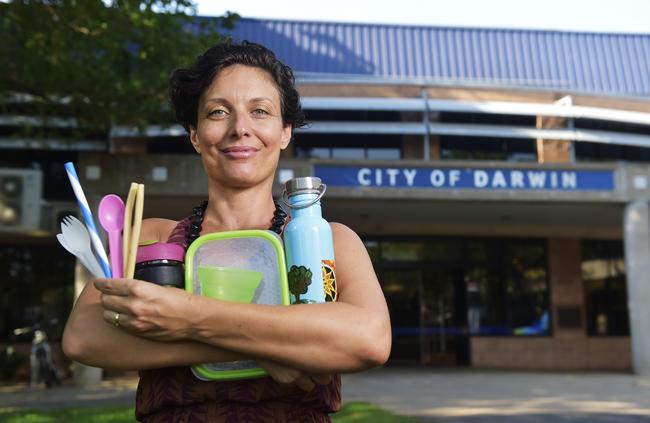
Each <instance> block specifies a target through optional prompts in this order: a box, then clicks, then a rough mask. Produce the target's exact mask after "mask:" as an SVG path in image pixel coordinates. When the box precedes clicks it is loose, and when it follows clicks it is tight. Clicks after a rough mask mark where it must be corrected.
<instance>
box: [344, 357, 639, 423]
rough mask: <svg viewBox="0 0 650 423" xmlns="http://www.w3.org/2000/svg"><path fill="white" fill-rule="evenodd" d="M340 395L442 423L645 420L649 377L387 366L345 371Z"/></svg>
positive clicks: (348, 399) (595, 422) (601, 422)
mask: <svg viewBox="0 0 650 423" xmlns="http://www.w3.org/2000/svg"><path fill="white" fill-rule="evenodd" d="M343 397H344V398H345V400H346V401H368V402H372V403H375V404H378V405H380V406H382V407H384V408H387V409H389V410H392V411H395V412H396V413H399V414H407V415H414V416H420V417H425V418H426V420H428V421H433V422H444V423H461V422H462V423H465V422H467V423H478V422H481V423H483V422H485V423H487V422H505V423H515V422H516V423H520V422H522V423H523V422H525V423H532V422H536V423H537V422H539V423H542V422H545V423H546V422H572V423H575V422H585V423H587V422H594V423H605V422H607V423H609V422H612V423H614V422H625V423H631V422H635V423H636V422H639V423H641V422H650V379H644V378H639V377H636V376H633V375H629V374H615V373H525V372H496V371H495V372H488V371H478V370H457V369H454V370H440V369H430V368H407V369H404V368H385V369H379V370H373V371H370V372H366V373H363V374H355V375H347V376H345V379H344V385H343Z"/></svg>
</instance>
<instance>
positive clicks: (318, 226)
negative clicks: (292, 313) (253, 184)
mask: <svg viewBox="0 0 650 423" xmlns="http://www.w3.org/2000/svg"><path fill="white" fill-rule="evenodd" d="M325 188H326V186H325V184H323V183H321V180H320V179H319V178H316V177H303V178H294V179H291V180H289V181H287V182H286V183H285V185H284V193H283V197H284V202H285V204H286V205H287V206H288V207H289V211H290V214H291V221H290V222H289V223H288V224H287V226H286V227H285V229H284V251H285V255H286V259H287V271H288V272H289V274H288V280H289V292H290V293H291V303H292V304H309V303H322V302H325V301H336V269H335V266H334V243H333V242H332V229H331V228H330V225H329V223H327V221H326V220H325V219H323V216H322V213H321V206H320V199H321V197H322V196H323V194H324V193H325Z"/></svg>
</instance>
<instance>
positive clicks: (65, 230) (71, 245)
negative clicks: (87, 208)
mask: <svg viewBox="0 0 650 423" xmlns="http://www.w3.org/2000/svg"><path fill="white" fill-rule="evenodd" d="M60 235H61V236H60V237H59V236H58V235H57V239H58V240H59V242H60V243H61V245H62V246H63V248H65V249H66V250H68V251H69V252H70V253H71V254H73V255H74V256H76V257H78V258H79V261H81V264H83V265H84V267H85V268H86V269H88V270H89V271H90V273H91V274H92V275H93V276H95V277H96V278H102V277H104V272H103V270H102V267H101V266H100V265H99V261H97V258H96V257H95V255H94V254H93V251H92V248H91V246H90V235H89V234H88V231H87V230H86V227H85V226H84V224H83V223H81V222H80V221H79V219H77V218H76V217H74V216H66V217H64V218H63V221H62V222H61V234H60Z"/></svg>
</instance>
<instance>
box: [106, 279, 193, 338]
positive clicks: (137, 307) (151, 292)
mask: <svg viewBox="0 0 650 423" xmlns="http://www.w3.org/2000/svg"><path fill="white" fill-rule="evenodd" d="M94 284H95V288H97V289H98V290H99V291H100V292H101V304H102V306H103V307H104V315H103V317H104V320H105V321H106V322H108V323H110V324H112V325H115V326H118V327H120V328H124V329H126V330H128V331H130V332H132V333H134V334H136V335H139V336H143V337H146V338H149V339H155V340H159V341H179V340H183V339H187V338H189V337H190V335H191V333H190V332H191V330H192V328H191V325H190V323H189V319H188V316H189V313H191V310H192V303H193V298H192V297H194V296H193V295H191V294H190V293H188V292H185V291H183V290H180V289H172V288H165V287H161V286H159V285H156V284H153V283H150V282H145V281H140V280H136V279H97V280H95V283H94Z"/></svg>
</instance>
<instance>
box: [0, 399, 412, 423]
mask: <svg viewBox="0 0 650 423" xmlns="http://www.w3.org/2000/svg"><path fill="white" fill-rule="evenodd" d="M332 420H333V421H334V423H417V422H419V421H420V420H418V419H415V418H412V417H403V416H396V415H395V414H393V413H391V412H389V411H386V410H383V409H381V408H379V407H377V406H374V405H372V404H368V403H363V402H350V403H347V404H345V405H344V406H343V408H342V409H341V411H339V412H338V413H336V414H335V415H333V416H332ZM133 421H134V418H133V408H132V407H119V408H67V409H62V410H50V411H38V410H33V411H5V410H0V422H2V423H59V422H65V423H127V422H133Z"/></svg>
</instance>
